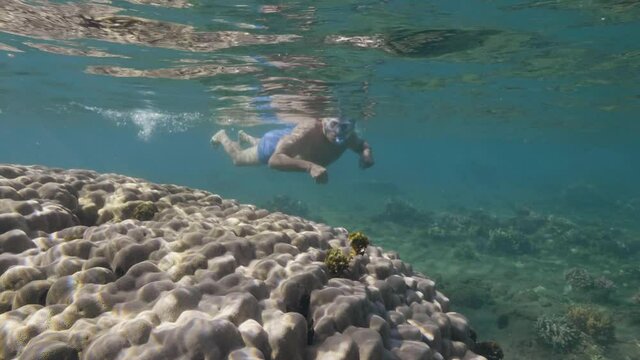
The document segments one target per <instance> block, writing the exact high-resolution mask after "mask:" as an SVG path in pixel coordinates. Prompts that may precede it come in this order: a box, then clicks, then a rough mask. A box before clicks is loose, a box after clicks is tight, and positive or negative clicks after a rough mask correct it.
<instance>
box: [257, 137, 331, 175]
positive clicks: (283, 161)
mask: <svg viewBox="0 0 640 360" xmlns="http://www.w3.org/2000/svg"><path fill="white" fill-rule="evenodd" d="M310 131H312V128H310V127H307V126H299V127H297V128H295V129H294V130H293V132H292V133H291V134H290V135H287V136H285V137H284V138H282V140H281V141H280V143H279V144H278V147H277V148H276V150H275V152H274V153H273V155H271V157H270V158H269V167H270V168H272V169H277V170H281V171H305V172H308V173H309V174H310V175H311V177H312V178H313V179H314V180H315V181H316V182H318V183H326V182H327V181H328V175H327V170H326V169H325V168H324V167H322V166H320V165H317V164H315V163H312V162H311V161H307V160H303V159H299V158H297V157H296V154H298V153H299V148H300V147H301V146H304V145H305V137H306V136H307V135H308V134H309V132H310Z"/></svg>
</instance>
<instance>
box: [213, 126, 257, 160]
mask: <svg viewBox="0 0 640 360" xmlns="http://www.w3.org/2000/svg"><path fill="white" fill-rule="evenodd" d="M211 145H213V146H218V145H222V147H223V148H224V151H225V152H226V153H227V154H228V155H229V156H230V157H231V160H233V164H234V165H238V166H248V165H259V164H260V160H259V159H258V146H252V147H250V148H248V149H244V150H243V149H242V148H240V144H238V143H237V142H235V141H233V140H231V139H229V136H228V135H227V133H226V132H225V131H224V130H220V131H218V132H217V133H215V134H214V135H213V136H212V137H211Z"/></svg>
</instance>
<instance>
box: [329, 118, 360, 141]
mask: <svg viewBox="0 0 640 360" xmlns="http://www.w3.org/2000/svg"><path fill="white" fill-rule="evenodd" d="M354 129H355V124H354V122H353V121H352V120H348V119H339V118H324V119H322V132H323V133H324V136H326V137H327V139H329V141H331V142H333V143H334V144H336V145H342V144H343V143H344V142H345V141H346V140H347V139H348V138H349V136H351V134H353V130H354Z"/></svg>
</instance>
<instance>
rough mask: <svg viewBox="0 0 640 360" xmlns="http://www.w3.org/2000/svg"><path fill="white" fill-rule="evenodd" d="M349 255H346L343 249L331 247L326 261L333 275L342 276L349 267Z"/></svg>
mask: <svg viewBox="0 0 640 360" xmlns="http://www.w3.org/2000/svg"><path fill="white" fill-rule="evenodd" d="M349 260H350V259H349V257H348V256H346V255H345V254H344V253H343V252H342V249H336V248H333V249H329V251H328V252H327V257H326V258H325V259H324V263H325V264H326V265H327V268H329V272H330V273H331V275H333V276H340V275H342V274H344V272H345V271H346V270H347V269H348V268H349Z"/></svg>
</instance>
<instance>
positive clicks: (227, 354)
mask: <svg viewBox="0 0 640 360" xmlns="http://www.w3.org/2000/svg"><path fill="white" fill-rule="evenodd" d="M347 254H348V255H347ZM475 351H478V353H475ZM479 353H480V354H486V356H487V357H485V356H482V355H479ZM12 358H20V359H44V358H47V359H78V358H82V359H133V358H135V359H177V358H180V359H225V358H226V359H462V358H464V359H469V360H472V359H476V360H481V359H500V358H502V351H501V349H500V347H499V346H498V345H497V344H495V343H487V342H479V341H477V337H476V333H475V331H473V329H472V328H471V326H470V324H469V321H468V320H467V319H466V317H465V316H463V315H462V314H460V313H458V312H452V311H450V300H449V298H448V297H447V296H445V295H444V294H443V293H442V292H440V290H439V289H438V287H437V283H436V282H435V281H433V280H432V279H430V278H428V277H426V276H424V275H422V274H421V273H418V272H415V271H413V269H412V266H411V265H410V264H408V263H406V262H404V261H402V260H400V258H399V257H398V255H397V254H396V253H394V252H386V251H384V250H383V249H382V248H380V247H378V246H374V245H373V244H371V242H370V240H369V237H368V236H367V235H365V234H364V233H362V232H353V233H351V234H350V235H349V234H348V233H347V232H346V231H345V230H344V229H343V228H332V227H330V226H328V225H324V224H321V223H316V222H313V221H309V220H305V219H303V218H300V217H294V216H290V215H286V214H283V213H280V212H274V213H271V212H269V211H267V210H265V209H261V208H257V207H255V206H253V205H247V204H240V203H238V202H237V201H235V200H230V199H223V198H222V197H220V196H218V195H215V194H212V193H209V192H206V191H201V190H196V189H190V188H187V187H182V186H176V185H158V184H153V183H150V182H147V181H144V180H141V179H136V178H131V177H126V176H122V175H116V174H99V173H97V172H93V171H87V170H61V169H50V168H45V167H39V166H18V165H2V166H0V359H12Z"/></svg>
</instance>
